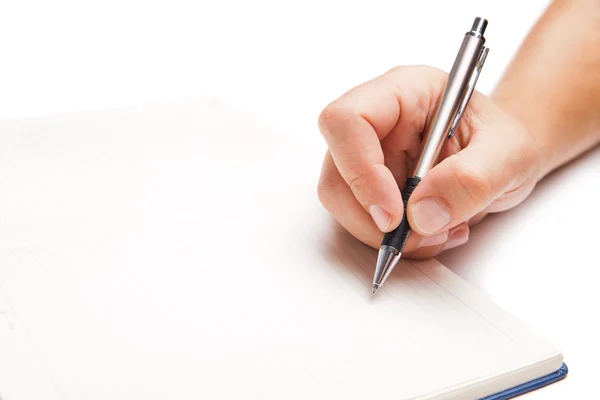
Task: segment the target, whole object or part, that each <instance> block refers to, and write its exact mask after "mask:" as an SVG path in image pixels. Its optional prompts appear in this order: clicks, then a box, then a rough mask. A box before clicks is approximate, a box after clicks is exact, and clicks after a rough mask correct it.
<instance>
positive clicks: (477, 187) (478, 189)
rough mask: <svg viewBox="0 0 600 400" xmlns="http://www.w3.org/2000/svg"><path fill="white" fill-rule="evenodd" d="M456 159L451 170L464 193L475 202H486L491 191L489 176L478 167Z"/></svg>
mask: <svg viewBox="0 0 600 400" xmlns="http://www.w3.org/2000/svg"><path fill="white" fill-rule="evenodd" d="M458 159H459V158H458V157H456V160H457V162H455V163H454V164H453V165H454V171H453V172H454V176H455V178H456V181H457V182H458V183H459V184H460V185H461V188H462V189H463V191H464V193H465V194H466V195H467V196H468V197H469V198H470V199H471V201H472V202H474V203H475V204H481V203H486V202H488V201H489V199H490V197H491V196H492V193H493V184H492V180H491V179H490V177H489V176H488V175H487V174H485V173H484V172H483V171H481V170H480V169H479V168H477V167H475V166H473V165H470V164H468V163H466V162H461V161H459V160H458Z"/></svg>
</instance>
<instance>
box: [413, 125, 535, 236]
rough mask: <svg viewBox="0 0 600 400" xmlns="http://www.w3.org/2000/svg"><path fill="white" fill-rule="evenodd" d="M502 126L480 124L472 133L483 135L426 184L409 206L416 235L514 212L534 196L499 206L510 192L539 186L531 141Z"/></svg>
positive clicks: (435, 170) (515, 127)
mask: <svg viewBox="0 0 600 400" xmlns="http://www.w3.org/2000/svg"><path fill="white" fill-rule="evenodd" d="M500 120H503V118H502V119H499V121H498V122H497V121H495V120H493V119H489V120H487V121H485V124H483V123H482V122H477V121H476V122H475V123H474V125H473V126H472V127H471V129H476V130H478V132H477V135H474V136H473V137H472V138H471V140H470V141H469V143H468V144H467V146H466V148H465V149H463V150H461V151H459V152H458V153H456V154H454V155H451V156H450V157H448V158H446V159H444V160H443V161H442V162H441V163H439V164H438V165H436V166H435V167H434V168H433V169H432V170H431V171H430V172H429V173H428V174H427V175H426V176H425V177H424V178H423V180H422V181H421V183H420V184H419V185H418V186H417V188H416V189H415V191H414V192H413V194H412V196H411V198H410V200H409V203H408V210H407V215H408V218H409V222H410V224H411V227H412V228H413V229H414V230H415V231H417V232H418V233H420V234H422V235H433V234H436V233H438V232H443V231H445V230H448V229H451V228H453V227H455V226H457V225H458V224H460V223H462V222H464V221H467V220H469V219H470V218H471V217H473V216H475V215H477V214H479V213H480V212H482V211H484V210H485V211H486V212H490V211H499V210H501V209H503V207H507V208H509V207H511V206H514V204H515V202H518V201H522V200H523V199H524V198H525V197H526V196H527V194H528V191H527V190H522V191H521V193H517V195H515V197H513V198H512V199H508V201H506V202H504V206H503V205H502V200H501V199H500V200H501V201H499V202H498V203H495V201H496V200H498V199H499V198H500V197H501V195H502V194H503V193H505V192H507V190H509V189H510V188H512V187H520V186H522V187H523V188H525V189H527V188H528V187H529V184H528V182H530V181H535V179H534V175H535V174H534V172H533V171H534V168H530V165H533V163H535V158H536V154H535V152H534V151H533V150H532V144H531V143H530V142H528V140H527V138H528V136H527V135H526V133H525V132H522V131H520V129H519V127H518V125H517V124H507V123H505V122H500ZM529 171H531V172H529ZM492 204H493V206H492ZM490 206H492V207H490ZM504 209H506V208H504Z"/></svg>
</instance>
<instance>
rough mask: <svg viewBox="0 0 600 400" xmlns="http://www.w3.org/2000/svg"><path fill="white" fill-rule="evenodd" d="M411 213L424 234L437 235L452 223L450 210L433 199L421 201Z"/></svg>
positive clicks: (428, 198)
mask: <svg viewBox="0 0 600 400" xmlns="http://www.w3.org/2000/svg"><path fill="white" fill-rule="evenodd" d="M411 211H412V217H413V221H414V223H415V224H416V225H417V228H418V229H420V230H421V231H422V232H424V233H428V234H432V233H435V232H437V231H439V230H440V229H442V228H443V227H444V226H446V225H448V224H449V223H450V221H451V217H450V213H449V212H448V210H446V208H445V207H444V206H443V205H441V204H440V202H439V201H437V200H436V199H435V198H433V197H426V198H424V199H423V200H420V201H419V202H418V203H417V204H415V205H414V206H413V207H412V210H411Z"/></svg>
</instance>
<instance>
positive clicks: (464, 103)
mask: <svg viewBox="0 0 600 400" xmlns="http://www.w3.org/2000/svg"><path fill="white" fill-rule="evenodd" d="M488 51H489V49H488V48H487V47H484V48H483V49H482V50H481V54H480V55H479V60H478V61H477V65H476V66H475V70H474V71H473V75H471V79H470V80H469V85H468V87H467V91H466V93H465V97H463V100H462V103H461V104H460V107H459V108H458V112H457V113H456V117H454V122H452V127H451V128H450V132H448V138H451V137H452V136H453V135H454V132H455V131H456V128H457V127H458V123H459V122H460V117H462V114H463V112H464V111H465V108H467V104H468V103H469V100H470V99H471V95H472V94H473V90H475V84H476V83H477V79H478V78H479V74H480V73H481V69H482V68H483V63H484V62H485V59H486V57H487V54H488Z"/></svg>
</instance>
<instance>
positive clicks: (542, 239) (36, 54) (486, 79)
mask: <svg viewBox="0 0 600 400" xmlns="http://www.w3.org/2000/svg"><path fill="white" fill-rule="evenodd" d="M547 4H548V1H541V0H528V1H514V0H502V1H500V0H498V1H475V0H471V1H466V0H465V1H416V0H414V1H401V0H396V1H384V0H375V1H369V2H367V1H362V2H356V1H332V0H322V1H303V2H288V1H268V0H257V1H213V2H207V1H179V0H172V1H150V0H146V1H141V0H104V1H96V2H91V1H67V0H55V1H42V0H19V1H10V2H5V3H4V4H3V7H2V8H3V10H2V13H1V14H0V37H1V38H2V40H1V41H0V54H1V55H2V62H1V64H0V119H7V118H19V117H29V116H38V115H46V114H54V113H63V112H72V111H77V110H87V109H99V108H107V107H117V106H125V105H135V104H143V103H148V102H156V101H164V100H171V99H181V98H188V97H198V96H205V95H217V96H218V97H221V98H223V99H224V100H226V101H227V102H229V103H232V104H233V105H235V106H237V107H238V108H241V109H243V110H244V111H246V112H249V113H251V114H253V115H254V116H255V117H256V118H258V119H260V120H262V121H263V122H267V123H269V124H271V125H272V126H274V127H277V129H278V130H279V131H280V132H282V134H289V135H298V136H302V137H306V138H307V140H314V141H315V144H316V145H319V146H322V145H323V144H322V141H321V138H320V137H319V134H318V131H317V125H316V121H317V117H318V113H319V112H320V110H321V109H322V108H323V107H324V106H325V105H326V104H327V103H328V102H330V101H331V100H333V99H334V98H336V97H337V96H339V95H341V94H342V93H343V92H344V91H346V90H348V89H350V88H351V87H353V86H355V85H357V84H359V83H361V82H363V81H365V80H367V79H370V78H372V77H374V76H376V75H379V74H381V73H383V72H385V71H386V70H388V69H389V68H391V67H393V66H395V65H402V64H429V65H433V66H436V67H439V68H442V69H445V70H448V69H449V68H450V67H451V63H452V61H453V60H454V57H455V55H456V51H457V49H458V46H459V45H460V41H461V40H462V36H463V34H464V32H465V31H466V30H468V28H469V27H470V24H471V22H472V20H473V18H474V17H476V16H481V17H485V18H487V19H489V21H490V25H489V28H488V31H487V33H486V36H487V39H488V45H489V47H490V48H491V50H490V54H489V57H488V59H487V61H486V65H485V68H484V70H483V73H482V75H481V77H480V79H479V83H478V90H480V91H482V92H485V93H489V92H490V91H491V89H492V88H493V86H494V85H495V83H496V82H497V81H498V80H499V79H500V77H501V74H502V71H503V70H504V68H505V67H506V65H507V64H508V63H509V61H510V59H511V57H512V56H513V55H514V53H515V51H516V50H517V48H518V46H519V44H520V42H521V40H522V39H523V38H524V37H525V36H526V34H527V32H528V30H529V29H530V28H531V26H532V25H533V24H534V23H535V21H536V19H537V18H538V17H539V16H540V15H541V13H542V12H543V10H544V9H545V7H546V6H547ZM0 134H1V132H0ZM599 162H600V153H599V152H598V151H597V150H596V151H594V152H592V153H591V154H588V155H587V156H586V157H584V158H582V159H581V160H579V161H578V162H576V163H574V164H572V165H570V166H568V167H567V168H565V169H563V170H561V171H559V172H558V173H557V174H555V175H553V176H551V177H550V178H549V179H548V180H547V181H544V182H542V183H541V184H540V185H539V187H538V189H537V190H536V191H535V192H534V194H533V195H532V197H531V198H530V199H529V200H528V201H527V202H526V203H525V204H523V205H522V206H520V207H518V208H517V209H516V210H514V211H511V212H509V213H506V214H504V215H502V216H496V217H493V218H490V219H489V220H488V221H486V222H485V223H484V224H482V225H481V226H479V227H477V228H476V229H474V231H473V232H472V235H471V241H470V243H469V244H468V245H467V246H465V247H463V248H460V249H457V250H454V251H452V252H449V253H447V254H445V255H443V256H442V257H440V260H441V261H442V262H444V263H445V264H446V265H448V266H449V267H451V268H452V269H453V270H454V271H456V272H457V273H459V274H460V275H462V276H463V277H465V278H467V280H469V281H470V282H472V283H473V284H475V285H476V286H478V287H480V288H482V289H484V290H485V291H487V292H488V293H490V294H491V295H492V296H493V297H494V299H495V300H496V301H497V302H498V303H499V304H501V305H502V306H503V307H505V308H506V309H508V310H509V311H511V312H513V313H514V314H516V315H517V316H519V317H520V318H522V319H524V320H525V321H527V322H529V323H530V324H531V325H533V326H534V327H535V328H536V329H538V330H539V331H540V332H542V333H543V334H545V335H546V336H548V337H549V338H550V339H551V340H553V341H554V342H555V343H557V345H558V346H560V347H561V348H563V350H564V352H565V356H566V361H567V363H568V365H569V367H570V369H571V373H570V376H569V378H568V379H567V380H566V381H565V382H562V383H560V384H558V385H554V386H552V387H550V388H548V389H545V390H543V391H539V392H537V393H535V394H533V395H531V396H530V397H531V398H540V399H545V398H556V399H559V398H560V399H562V398H584V397H587V398H589V397H590V396H591V397H593V396H594V395H593V394H591V393H595V392H596V391H597V389H596V384H595V382H594V379H596V377H597V374H598V372H600V368H598V364H597V360H598V359H599V357H600V352H599V350H598V345H597V338H598V337H600V330H599V328H598V326H597V325H598V315H599V314H600V313H599V312H598V311H597V308H598V305H600V295H599V292H600V291H599V290H597V287H598V283H597V281H598V278H599V277H600V273H599V272H598V267H599V266H600V262H598V260H597V258H596V256H595V251H594V250H595V245H596V239H597V237H598V234H597V230H596V229H595V228H594V226H595V225H597V224H598V222H599V221H600V213H599V212H598V204H599V201H600V198H599V195H598V194H595V193H597V192H598V182H600V171H599V168H598V165H600V163H599Z"/></svg>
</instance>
